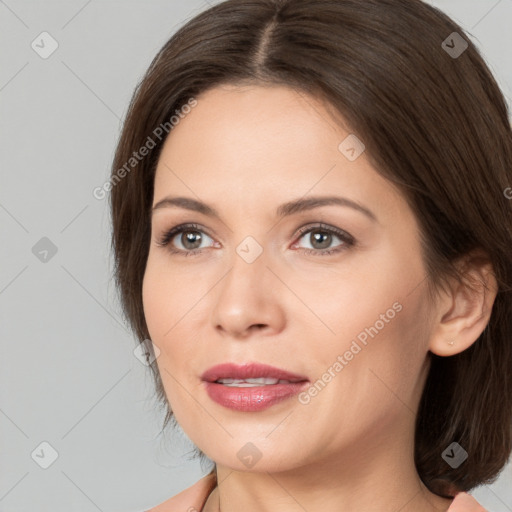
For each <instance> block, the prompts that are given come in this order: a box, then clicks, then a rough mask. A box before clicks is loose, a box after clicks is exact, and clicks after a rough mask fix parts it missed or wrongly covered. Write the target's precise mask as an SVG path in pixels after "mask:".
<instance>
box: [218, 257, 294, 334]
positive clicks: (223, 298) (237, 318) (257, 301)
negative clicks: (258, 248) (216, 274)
mask: <svg viewBox="0 0 512 512" xmlns="http://www.w3.org/2000/svg"><path fill="white" fill-rule="evenodd" d="M232 261H233V263H232V267H231V269H230V270H229V271H228V273H227V275H226V276H225V277H224V278H223V279H222V280H221V282H220V283H219V284H218V286H217V287H215V288H216V295H215V296H214V297H212V298H213V300H214V304H215V305H214V308H213V311H212V324H213V327H214V329H215V330H216V331H217V333H219V334H221V335H222V336H224V337H230V338H236V339H246V338H248V337H250V336H251V335H253V333H258V334H259V335H266V336H267V335H272V334H277V333H279V332H280V331H281V330H282V329H283V328H284V323H285V312H284V304H283V297H282V293H283V290H282V283H280V281H279V280H278V279H277V278H276V276H275V275H274V273H273V272H271V271H270V270H269V269H268V268H267V265H268V263H269V262H268V259H267V254H266V252H265V251H263V253H262V254H261V255H260V256H259V257H258V258H257V259H256V260H255V261H253V262H252V263H248V262H247V261H245V260H244V259H243V258H242V257H240V256H239V255H238V254H235V255H234V257H233V260H232Z"/></svg>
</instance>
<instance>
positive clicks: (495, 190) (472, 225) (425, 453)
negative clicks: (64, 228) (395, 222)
mask: <svg viewBox="0 0 512 512" xmlns="http://www.w3.org/2000/svg"><path fill="white" fill-rule="evenodd" d="M454 32H457V33H458V35H454V34H453V33H454ZM454 37H456V38H457V37H459V38H462V39H463V40H465V41H466V42H467V45H468V46H467V48H466V49H465V51H463V52H462V53H461V54H460V55H457V53H459V52H457V53H454V51H451V50H450V49H452V50H453V49H457V47H456V45H455V43H454V41H456V40H457V41H458V43H457V44H459V45H460V41H461V40H460V39H453V38H454ZM225 84H231V85H263V86H266V85H267V86H270V85H284V86H288V87H291V88H293V89H294V90H296V91H297V92H300V93H302V94H307V95H311V96H312V97H315V98H317V99H321V100H322V101H324V102H325V103H326V105H327V107H328V108H329V112H332V116H333V119H338V122H339V123H343V122H346V123H348V126H349V127H350V131H351V133H354V134H356V136H357V137H359V139H361V140H362V141H364V144H365V146H366V155H367V157H368V158H369V160H370V163H371V164H372V165H373V167H374V168H375V170H376V171H377V172H379V174H380V175H382V176H383V177H385V178H387V179H388V180H390V181H391V182H393V183H395V184H396V185H397V186H398V187H399V190H400V191H401V192H402V193H403V195H404V197H405V198H406V200H407V202H408V204H409V206H410V208H411V209H412V211H413V213H414V215H415V216H416V218H417V220H418V222H419V225H420V231H421V250H422V258H423V261H424V264H425V268H426V269H427V275H426V279H427V282H428V289H429V291H430V297H431V298H432V299H434V298H435V297H436V293H437V292H438V291H439V290H440V289H445V288H444V286H445V285H446V284H447V283H448V282H449V279H450V278H455V279H456V280H458V281H459V282H467V279H465V277H464V273H463V272H462V270H461V267H460V266H459V263H460V262H461V261H462V260H463V259H466V258H467V257H470V256H471V257H475V258H476V257H479V258H484V260H485V261H490V262H491V263H492V265H493V272H494V275H495V277H496V280H497V283H498V293H497V296H496V300H495V302H494V305H493V310H492V314H491V318H490V320H489V323H488V324H487V326H486V327H485V329H484V331H483V333H482V334H481V336H480V337H479V338H478V340H476V341H475V343H474V344H473V345H471V346H470V347H469V348H468V349H466V350H464V351H463V352H461V353H459V354H457V355H454V356H450V357H440V356H437V355H435V354H433V353H431V352H429V353H428V357H429V358H430V360H431V364H430V369H429V374H428V377H427V380H426V384H425V389H424V391H423V394H422V397H421V401H420V405H419V410H418V416H417V418H416V426H415V465H416V468H417V471H418V474H419V476H420V478H421V479H422V481H423V482H424V483H425V485H426V486H427V487H428V488H429V489H430V490H431V491H432V492H434V493H436V494H438V495H440V496H444V497H446V498H451V497H453V496H454V495H455V493H456V492H459V491H469V490H470V489H472V488H473V487H475V486H478V485H482V484H488V483H492V482H493V481H494V480H496V478H497V476H498V474H499V473H500V472H501V470H502V469H503V467H504V466H505V464H506V463H507V461H508V459H509V456H510V452H511V449H512V447H511V444H512V297H511V290H512V287H511V284H512V256H511V254H512V253H511V249H512V215H511V214H512V200H511V198H512V189H511V188H510V187H511V186H512V134H511V125H510V120H509V117H508V107H507V104H506V101H505V99H504V96H503V94H502V92H501V91H500V88H499V86H498V85H497V83H496V81H495V79H494V77H493V75H492V73H491V71H490V70H489V68H488V67H487V65H486V63H485V61H484V59H483V58H482V56H481V54H480V53H479V51H478V50H477V48H476V47H475V46H474V45H473V43H472V42H471V41H469V38H468V37H467V36H465V33H464V31H463V29H462V28H461V27H460V26H459V25H458V24H456V23H454V21H453V20H451V19H450V18H449V17H448V16H447V15H445V14H444V13H442V12H441V11H440V10H438V9H436V8H434V7H431V6H430V5H427V4H425V3H423V2H422V1H421V0H366V1H365V2H361V1H359V0H227V1H224V2H222V3H219V4H217V5H215V6H213V7H211V8H209V9H207V10H205V11H204V12H202V13H200V14H199V15H197V16H196V17H194V18H193V19H191V20H190V21H188V22H187V23H186V24H185V25H184V26H182V27H181V28H180V29H179V30H178V31H177V32H176V33H175V34H174V35H173V36H172V37H171V38H170V40H169V41H168V42H167V43H166V44H165V45H164V46H163V47H162V49H161V50H160V51H159V53H158V54H157V55H156V57H155V58H154V60H153V61H152V63H151V65H150V67H149V68H148V70H147V72H146V74H145V75H144V77H143V78H142V79H141V81H140V82H139V84H138V85H137V87H136V89H135V92H134V94H133V97H132V100H131V103H130V105H129V109H128V112H127V115H126V119H125V121H124V126H123V129H122V132H121V135H120V138H119V141H118V145H117V149H116V153H115V156H114V161H113V165H112V175H111V182H110V185H111V187H109V190H110V206H111V214H112V223H113V233H112V247H113V252H114V258H115V269H114V274H115V279H116V284H117V286H118V289H119V291H120V300H121V305H122V308H123V311H124V314H125V315H126V317H127V319H128V321H129V323H130V326H131V328H132V330H133V331H134V333H135V334H136V336H137V337H138V340H139V342H140V343H143V344H145V347H144V348H145V350H146V351H147V352H149V353H151V354H153V355H154V352H153V347H152V343H151V341H150V340H149V333H148V329H147V326H146V323H145V318H144V313H143V305H142V282H143V277H144V272H145V265H146V261H147V257H148V251H149V244H150V236H151V224H150V210H151V206H152V201H153V183H154V176H155V169H156V164H157V161H158V158H159V154H160V151H161V149H162V146H163V143H164V141H165V136H162V135H161V133H163V130H162V127H164V128H165V131H166V135H167V133H168V132H170V123H169V119H171V118H172V117H173V116H174V115H175V113H176V111H178V112H180V109H182V108H183V112H186V111H187V110H186V104H187V103H188V104H189V105H190V104H191V103H190V101H191V98H192V99H194V98H198V96H199V95H200V94H201V93H204V92H205V91H207V90H208V89H210V88H213V87H216V86H218V85H225ZM194 101H197V100H194ZM198 101H200V98H199V99H198ZM339 114H341V115H342V116H343V118H339ZM181 117H182V116H181V115H180V116H179V117H178V116H176V117H175V119H177V120H178V122H179V119H180V118H181ZM166 123H167V124H166ZM159 127H160V128H159ZM158 128H159V130H160V131H159V130H158ZM150 143H151V145H150ZM144 145H146V146H147V147H148V148H150V149H149V151H146V153H147V155H146V156H145V157H144V158H139V160H138V161H137V162H135V164H136V168H134V170H131V172H124V173H121V170H122V168H124V169H125V171H126V164H127V162H131V163H130V165H132V164H133V163H134V162H133V161H131V160H130V159H131V158H134V157H133V155H134V154H135V153H134V152H136V151H138V150H139V149H141V148H142V147H143V146H144ZM142 153H144V152H142ZM468 285H471V283H468ZM151 369H152V372H153V376H154V380H155V383H156V391H157V395H156V396H157V398H158V400H159V402H161V404H162V405H163V406H164V407H165V408H166V410H167V413H166V417H165V421H164V428H165V426H167V424H168V423H169V421H170V420H171V419H172V418H173V415H172V411H171V410H170V407H169V404H168V402H167V398H166V395H165V391H164V389H163V385H162V381H161V379H160V376H159V372H158V369H157V365H156V363H154V362H153V364H152V365H151ZM174 424H175V425H176V423H174ZM453 441H456V442H458V443H459V444H460V445H461V446H462V447H463V448H464V449H465V450H466V451H467V452H468V454H469V457H468V459H467V460H466V461H465V462H464V464H462V465H460V466H459V467H457V468H452V467H451V466H450V465H448V464H447V463H446V462H445V461H444V460H443V458H442V457H441V454H442V452H443V451H444V450H445V449H446V448H447V447H448V446H449V445H450V444H451V443H452V442H453ZM195 453H200V454H201V455H204V454H203V453H202V452H201V451H200V450H199V451H198V452H195Z"/></svg>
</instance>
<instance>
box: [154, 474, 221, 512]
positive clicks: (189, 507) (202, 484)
mask: <svg viewBox="0 0 512 512" xmlns="http://www.w3.org/2000/svg"><path fill="white" fill-rule="evenodd" d="M215 485H216V477H215V474H214V473H210V474H208V475H206V476H204V477H203V478H201V479H200V480H198V481H197V482H196V483H195V484H193V485H191V486H190V487H187V488H186V489H185V490H184V491H181V492H180V493H179V494H176V496H173V497H172V498H169V499H168V500H166V501H164V502H163V503H160V505H157V506H156V507H153V508H151V509H149V510H147V511H145V512H184V511H190V512H200V511H201V509H202V508H203V505H204V502H205V501H206V498H207V497H208V495H209V494H210V492H211V491H212V490H213V488H214V487H215Z"/></svg>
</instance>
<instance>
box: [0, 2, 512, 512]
mask: <svg viewBox="0 0 512 512" xmlns="http://www.w3.org/2000/svg"><path fill="white" fill-rule="evenodd" d="M430 3H431V4H433V5H435V6H437V7H440V8H441V9H442V10H444V11H445V12H446V13H447V14H448V15H450V16H451V17H452V18H454V19H455V20H456V21H457V22H459V23H460V24H461V25H462V26H463V27H464V28H465V29H466V30H467V31H469V36H470V37H471V39H472V40H473V42H475V43H476V44H477V46H478V47H479V48H480V49H481V50H482V52H483V54H484V56H485V58H486V59H487V62H488V63H489V65H490V67H491V69H492V71H493V72H494V74H495V76H496V77H497V79H498V82H499V84H500V86H501V87H502V90H503V92H504V93H505V95H506V96H507V98H508V101H509V105H510V104H511V103H510V98H512V59H511V58H510V56H511V54H512V51H511V50H512V29H511V22H512V0H500V1H497V0H472V1H469V0H445V1H443V0H436V1H430ZM207 6H208V4H207V3H206V1H201V0H190V1H187V2H186V3H185V2H181V1H178V0H165V1H159V0H151V1H148V2H142V1H127V0H123V1H115V0H89V1H86V0H67V1H55V0H51V1H49V0H47V1H45V2H41V1H39V2H36V1H34V0H32V1H19V0H6V1H1V0H0V47H1V48H2V58H1V66H0V108H1V112H0V119H1V122H0V140H1V151H0V172H1V183H2V185H1V188H0V226H1V236H2V242H1V245H2V251H1V261H0V329H1V330H0V340H1V357H0V379H1V381H0V432H1V434H0V461H1V462H0V512H17V511H29V510H30V511H34V510H35V511H37V512H50V511H52V512H60V511H66V512H73V511H85V512H89V511H90V512H95V511H98V510H100V511H105V512H106V511H124V512H131V511H141V510H144V509H146V508H149V507H150V506H154V505H156V504H158V503H160V502H162V501H164V500H165V499H167V498H168V497H170V496H172V495H174V494H176V493H177V492H179V491H180V490H182V489H184V488H185V487H188V486H189V485H191V484H192V483H194V482H195V481H196V480H197V479H198V478H200V477H201V476H202V474H203V469H202V468H201V467H200V465H199V463H198V462H197V461H190V460H188V458H187V453H189V452H190V451H191V449H192V445H191V443H190V442H189V441H188V440H187V439H186V437H185V436H184V435H183V434H182V433H181V434H180V433H178V434H177V435H175V436H173V437H172V438H170V439H169V438H168V439H164V438H163V437H162V436H160V435H159V430H160V425H161V420H162V418H163V413H162V412H159V411H157V409H156V402H155V401H154V399H153V397H152V396H153V387H152V385H153V384H152V380H151V377H150V374H149V371H148V370H147V368H146V367H145V366H144V365H143V364H141V363H140V362H139V360H138V359H137V358H136V357H135V356H134V354H133V353H132V351H133V349H134V348H135V340H134V337H133V336H132V335H131V333H130V332H128V330H127V329H126V327H125V325H124V322H123V320H122V319H121V313H120V308H119V304H118V303H117V301H116V296H115V289H114V285H113V282H112V280H111V272H112V260H111V256H110V254H109V236H110V227H109V226H110V220H109V213H108V203H107V201H106V200H97V199H95V198H94V197H93V195H92V191H93V189H94V188H95V187H98V186H101V185H102V184H103V183H104V182H105V180H106V179H108V174H109V166H110V163H111V161H112V157H113V152H114V148H115V143H116V140H117V137H118V134H119V131H120V122H121V120H122V119H123V118H124V115H125V114H126V109H127V106H128V101H129V99H130V97H131V95H132V92H133V89H134V87H135V85H136V83H137V81H138V80H139V79H140V77H141V76H142V74H143V73H144V71H145V70H146V68H147V66H148V65H149V63H150V61H151V59H152V58H153V56H154V55H155V54H156V52H157V51H158V50H159V49H160V47H161V46H162V45H163V44H164V43H165V41H167V39H168V38H169V37H170V36H171V34H172V33H173V32H175V31H176V30H177V28H178V27H180V26H182V25H183V24H184V23H185V22H186V21H187V20H188V19H190V18H191V17H193V16H194V15H195V14H197V13H198V12H199V11H201V10H203V9H204V8H205V7H207ZM43 31H46V32H48V33H49V34H51V37H52V38H54V40H56V41H57V43H58V48H57V50H56V51H55V52H54V53H53V54H52V55H50V56H49V57H48V58H46V59H43V58H41V57H40V55H39V54H38V53H36V51H34V49H33V48H32V47H31V44H32V42H33V41H34V40H35V41H36V43H37V42H38V41H40V38H38V36H39V34H41V32H43ZM44 37H46V39H45V43H44V49H43V48H38V50H39V51H40V52H42V51H47V50H48V49H49V48H51V46H50V44H51V41H50V39H48V36H44ZM34 44H35V43H34ZM440 44H441V42H440ZM39 45H40V46H42V43H40V42H39ZM43 237H46V238H47V239H49V240H50V241H51V243H50V242H49V241H48V240H43V241H41V239H42V238H43ZM36 244H38V245H36ZM34 246H36V249H33V247H34ZM52 249H53V252H54V251H55V249H56V253H55V254H53V252H52ZM44 250H48V251H49V252H48V253H47V254H46V253H44ZM34 253H36V254H34ZM40 258H43V259H44V258H46V261H41V260H40ZM42 442H47V443H49V444H50V445H51V446H52V447H53V449H54V450H56V452H57V453H58V457H57V459H56V460H55V462H53V464H52V465H51V466H49V467H48V469H42V468H41V467H40V465H39V464H44V463H45V461H46V463H48V462H50V461H51V459H50V457H51V450H50V449H49V448H47V447H45V446H44V445H43V447H40V443H42ZM32 454H33V455H32ZM35 460H37V461H38V463H36V462H35ZM511 482H512V468H511V466H510V465H509V466H507V468H506V469H505V471H504V472H503V473H502V475H501V477H500V479H499V480H498V481H497V482H496V483H495V484H493V485H491V486H485V487H481V488H479V489H477V490H476V491H475V492H474V494H475V496H476V497H477V498H478V499H479V500H480V502H481V503H482V504H483V505H484V506H485V507H486V508H488V509H490V510H491V511H492V512H509V511H512V489H511V487H510V483H511Z"/></svg>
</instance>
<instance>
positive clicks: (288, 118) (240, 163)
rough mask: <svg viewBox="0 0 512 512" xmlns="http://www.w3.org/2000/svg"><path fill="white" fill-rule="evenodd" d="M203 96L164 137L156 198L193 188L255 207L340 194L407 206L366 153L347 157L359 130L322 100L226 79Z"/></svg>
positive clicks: (198, 193) (204, 196) (210, 198)
mask: <svg viewBox="0 0 512 512" xmlns="http://www.w3.org/2000/svg"><path fill="white" fill-rule="evenodd" d="M196 99H197V105H196V106H195V107H194V108H193V109H192V110H191V112H190V113H189V114H187V115H186V116H184V118H183V119H181V121H180V122H179V124H177V125H176V126H175V127H174V128H173V129H172V131H171V132H170V134H169V136H168V137H167V139H166V141H165V144H164V147H163V150H162V152H161V155H160V159H159V162H158V165H157V171H156V177H155V194H154V202H155V203H156V202H157V201H159V200H160V199H162V198H163V197H164V196H165V195H167V194H169V193H173V195H184V194H187V195H191V194H193V195H195V196H197V197H200V198H201V199H202V200H204V201H206V202H215V203H219V202H223V201H228V200H229V202H230V203H231V204H236V203H237V202H238V204H239V206H240V207H241V206H245V208H246V209H248V208H251V206H254V207H255V206H256V204H258V205H259V206H260V207H263V206H264V205H265V204H270V203H278V202H279V203H282V202H285V201H286V200H289V199H290V198H296V197H302V196H304V195H306V194H308V193H311V194H315V195H318V194H322V193H326V194H327V193H329V194H332V193H338V192H339V193H343V195H344V196H346V197H350V198H352V199H354V200H356V201H358V200H359V201H361V202H363V200H364V202H367V203H368V202H371V203H372V204H373V205H374V207H375V208H376V209H379V208H380V207H383V206H384V207H387V208H390V207H393V206H394V207H395V208H396V207H399V208H403V207H404V205H403V201H402V199H401V197H400V194H399V193H398V191H397V190H396V189H395V188H394V187H393V186H392V184H391V183H390V182H388V181H387V180H385V179H384V178H383V177H382V176H380V175H379V174H378V173H377V172H376V171H375V169H373V168H372V166H371V165H370V163H369V161H368V159H367V157H366V155H365V152H364V151H363V152H362V153H361V155H360V156H359V157H358V158H356V159H355V160H352V161H351V160H349V159H348V158H347V156H346V154H345V153H344V152H343V151H342V149H343V148H344V147H345V146H346V144H345V141H347V140H348V141H350V140H352V139H350V137H353V134H351V132H350V129H349V128H347V127H346V126H345V127H344V126H341V125H340V124H339V123H336V122H335V121H334V119H333V117H332V115H331V114H330V113H329V112H328V111H327V110H326V108H325V106H324V105H323V104H322V102H321V101H319V100H317V99H316V98H313V97H311V96H308V95H306V94H305V93H303V92H298V91H296V90H294V89H292V88H289V87H284V86H270V87H267V86H265V87H262V86H243V87H237V86H232V85H226V86H221V87H217V88H214V89H211V90H209V91H207V92H206V93H204V94H203V95H201V96H198V97H197V98H196ZM340 144H341V148H342V149H340ZM344 144H345V145H344ZM384 199H385V200H384ZM401 201H402V202H401ZM397 202H398V203H400V204H393V203H397Z"/></svg>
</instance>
